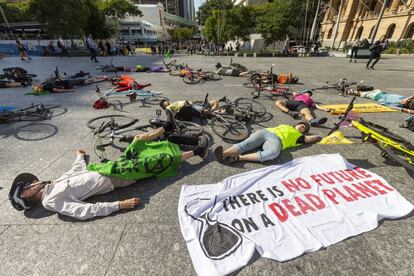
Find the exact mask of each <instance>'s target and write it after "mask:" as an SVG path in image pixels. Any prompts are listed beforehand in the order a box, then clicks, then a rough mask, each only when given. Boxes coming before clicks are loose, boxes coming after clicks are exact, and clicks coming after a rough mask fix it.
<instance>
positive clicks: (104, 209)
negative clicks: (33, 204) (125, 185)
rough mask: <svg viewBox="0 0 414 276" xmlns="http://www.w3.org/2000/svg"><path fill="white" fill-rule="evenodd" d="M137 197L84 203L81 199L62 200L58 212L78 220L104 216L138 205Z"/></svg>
mask: <svg viewBox="0 0 414 276" xmlns="http://www.w3.org/2000/svg"><path fill="white" fill-rule="evenodd" d="M139 203H140V200H139V198H131V199H126V200H123V201H115V202H97V203H85V202H83V201H71V202H63V204H59V205H60V206H62V208H61V209H60V210H55V211H57V212H58V213H59V214H62V215H66V216H69V217H72V218H76V219H79V220H87V219H90V218H93V217H104V216H108V215H110V214H112V213H113V212H116V211H119V210H122V209H132V208H134V207H135V206H137V205H139Z"/></svg>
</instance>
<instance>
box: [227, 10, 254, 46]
mask: <svg viewBox="0 0 414 276" xmlns="http://www.w3.org/2000/svg"><path fill="white" fill-rule="evenodd" d="M255 19H256V16H255V10H254V8H252V7H246V6H240V5H239V6H235V7H234V8H233V9H231V10H228V11H226V14H225V17H224V27H223V31H224V32H225V35H224V37H226V38H228V39H236V40H239V39H240V40H244V41H245V40H247V39H248V38H249V35H250V34H251V33H252V32H253V31H254V26H255V24H256V22H255Z"/></svg>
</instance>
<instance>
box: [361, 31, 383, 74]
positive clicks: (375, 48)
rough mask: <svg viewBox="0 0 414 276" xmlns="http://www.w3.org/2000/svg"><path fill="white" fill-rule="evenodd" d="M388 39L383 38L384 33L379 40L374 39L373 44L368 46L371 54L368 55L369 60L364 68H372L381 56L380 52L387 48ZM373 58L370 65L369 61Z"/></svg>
mask: <svg viewBox="0 0 414 276" xmlns="http://www.w3.org/2000/svg"><path fill="white" fill-rule="evenodd" d="M387 44H388V41H387V39H386V38H385V35H383V36H382V37H381V38H380V40H377V41H375V43H374V44H372V45H371V47H369V50H370V51H371V54H370V56H369V60H368V63H367V66H366V69H372V70H374V69H375V68H374V66H375V64H377V62H378V61H379V60H380V58H381V52H382V51H384V50H385V49H386V48H387ZM373 59H375V61H374V63H373V64H372V65H371V66H370V63H371V61H372V60H373Z"/></svg>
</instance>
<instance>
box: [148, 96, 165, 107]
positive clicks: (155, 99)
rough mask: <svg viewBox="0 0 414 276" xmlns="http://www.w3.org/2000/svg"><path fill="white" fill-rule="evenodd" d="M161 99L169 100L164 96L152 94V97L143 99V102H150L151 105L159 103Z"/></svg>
mask: <svg viewBox="0 0 414 276" xmlns="http://www.w3.org/2000/svg"><path fill="white" fill-rule="evenodd" d="M162 100H167V101H168V100H169V99H168V98H167V97H164V96H158V95H157V96H152V97H148V98H145V99H144V102H145V103H147V104H151V105H157V104H159V103H160V102H161V101H162Z"/></svg>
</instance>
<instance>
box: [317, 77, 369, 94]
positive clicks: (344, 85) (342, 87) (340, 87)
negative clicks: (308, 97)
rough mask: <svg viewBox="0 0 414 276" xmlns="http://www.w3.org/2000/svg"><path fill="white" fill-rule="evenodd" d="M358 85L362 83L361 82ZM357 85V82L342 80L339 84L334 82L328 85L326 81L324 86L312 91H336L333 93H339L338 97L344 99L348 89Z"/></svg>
mask: <svg viewBox="0 0 414 276" xmlns="http://www.w3.org/2000/svg"><path fill="white" fill-rule="evenodd" d="M360 83H362V81H361V82H360ZM357 84H358V82H354V81H348V80H347V79H345V78H343V79H341V80H340V81H339V82H336V83H330V82H328V81H327V82H326V84H325V85H323V86H322V87H319V88H314V90H326V91H329V90H336V91H335V92H339V93H338V95H341V96H344V97H345V96H346V95H347V94H346V91H347V90H348V89H350V87H351V86H353V85H357Z"/></svg>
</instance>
